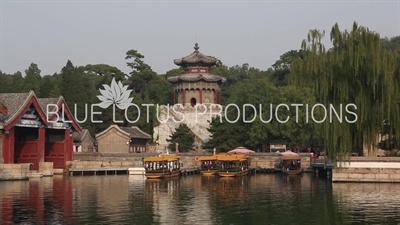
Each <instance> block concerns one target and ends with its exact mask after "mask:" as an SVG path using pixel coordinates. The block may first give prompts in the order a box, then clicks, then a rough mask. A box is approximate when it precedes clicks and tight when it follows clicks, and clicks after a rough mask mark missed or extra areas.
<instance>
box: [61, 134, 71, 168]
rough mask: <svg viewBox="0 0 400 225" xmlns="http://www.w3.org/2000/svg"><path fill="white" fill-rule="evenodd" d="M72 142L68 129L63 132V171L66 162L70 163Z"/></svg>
mask: <svg viewBox="0 0 400 225" xmlns="http://www.w3.org/2000/svg"><path fill="white" fill-rule="evenodd" d="M72 145H73V142H72V137H71V132H70V130H69V129H66V130H65V137H64V160H63V161H64V165H63V169H65V166H66V165H67V161H72V158H73V146H72Z"/></svg>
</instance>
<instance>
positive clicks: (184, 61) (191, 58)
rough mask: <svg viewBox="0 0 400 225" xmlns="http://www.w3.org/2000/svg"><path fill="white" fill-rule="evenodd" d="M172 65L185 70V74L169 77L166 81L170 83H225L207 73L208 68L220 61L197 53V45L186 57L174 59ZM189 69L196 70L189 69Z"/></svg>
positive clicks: (222, 79) (216, 76) (223, 79)
mask: <svg viewBox="0 0 400 225" xmlns="http://www.w3.org/2000/svg"><path fill="white" fill-rule="evenodd" d="M174 63H175V64H176V65H178V66H181V67H182V68H184V69H185V73H184V74H182V75H178V76H173V77H169V78H168V81H169V82H171V83H177V82H180V81H184V82H185V81H186V82H196V81H201V80H203V81H206V82H225V81H226V79H225V78H224V77H222V76H219V75H214V74H211V73H210V72H209V69H210V67H212V66H217V65H220V64H221V61H220V60H219V59H217V58H215V57H213V56H208V55H204V54H202V53H201V52H199V45H198V44H197V43H196V44H195V47H194V52H193V53H192V54H190V55H188V56H185V57H182V58H180V59H175V60H174ZM191 68H198V69H197V70H196V69H194V70H193V69H191Z"/></svg>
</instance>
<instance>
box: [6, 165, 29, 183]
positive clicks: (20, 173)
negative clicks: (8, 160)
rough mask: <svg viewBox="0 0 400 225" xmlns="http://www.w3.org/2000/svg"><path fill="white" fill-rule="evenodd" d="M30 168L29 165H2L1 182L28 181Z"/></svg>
mask: <svg viewBox="0 0 400 225" xmlns="http://www.w3.org/2000/svg"><path fill="white" fill-rule="evenodd" d="M29 166H30V164H29V163H21V164H0V180H27V179H29Z"/></svg>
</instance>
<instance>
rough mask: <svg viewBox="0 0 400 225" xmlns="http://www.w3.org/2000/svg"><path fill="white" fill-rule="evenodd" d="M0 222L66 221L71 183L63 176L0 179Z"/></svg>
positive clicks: (62, 222)
mask: <svg viewBox="0 0 400 225" xmlns="http://www.w3.org/2000/svg"><path fill="white" fill-rule="evenodd" d="M0 198H1V224H14V223H17V224H18V223H25V224H44V223H45V221H48V222H51V223H55V224H65V223H68V221H70V219H71V215H72V201H73V199H72V189H71V183H70V182H69V180H67V179H63V177H54V178H43V179H34V180H30V181H10V182H0Z"/></svg>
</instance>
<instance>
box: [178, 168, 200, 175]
mask: <svg viewBox="0 0 400 225" xmlns="http://www.w3.org/2000/svg"><path fill="white" fill-rule="evenodd" d="M196 174H200V168H198V167H190V168H182V169H181V176H183V177H186V176H188V175H196Z"/></svg>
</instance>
